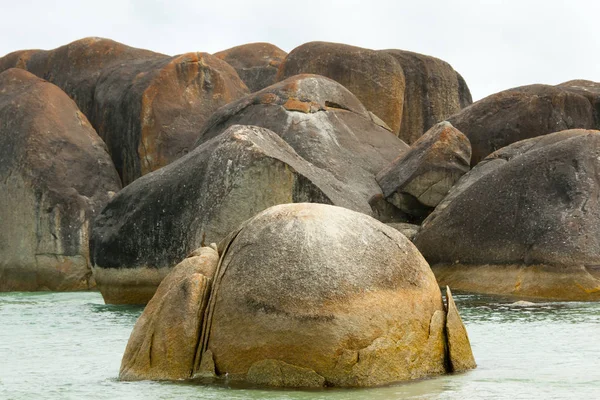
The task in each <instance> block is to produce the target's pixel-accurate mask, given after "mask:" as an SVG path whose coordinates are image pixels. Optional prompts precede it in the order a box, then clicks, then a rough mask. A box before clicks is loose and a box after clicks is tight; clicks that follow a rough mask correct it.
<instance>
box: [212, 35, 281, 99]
mask: <svg viewBox="0 0 600 400" xmlns="http://www.w3.org/2000/svg"><path fill="white" fill-rule="evenodd" d="M214 56H215V57H217V58H220V59H221V60H223V61H225V62H227V63H228V64H229V65H231V66H232V67H233V68H235V70H236V71H237V73H238V75H239V76H240V78H241V79H242V80H243V81H244V83H245V84H246V86H248V89H250V91H251V92H258V91H259V90H261V89H264V88H266V87H267V86H271V85H272V84H274V83H275V82H276V79H277V71H278V69H279V65H281V62H282V61H283V60H284V59H285V56H287V53H286V52H285V51H283V50H281V49H280V48H279V47H277V46H275V45H273V44H271V43H248V44H243V45H241V46H236V47H232V48H230V49H227V50H223V51H220V52H218V53H215V54H214Z"/></svg>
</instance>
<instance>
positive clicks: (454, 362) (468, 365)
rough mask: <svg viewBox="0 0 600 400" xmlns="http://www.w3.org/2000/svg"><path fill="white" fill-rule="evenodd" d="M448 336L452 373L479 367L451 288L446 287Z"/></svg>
mask: <svg viewBox="0 0 600 400" xmlns="http://www.w3.org/2000/svg"><path fill="white" fill-rule="evenodd" d="M446 334H447V335H448V358H449V361H450V368H451V369H452V372H464V371H468V370H470V369H474V368H476V367H477V364H476V363H475V357H473V351H472V350H471V342H469V335H468V334H467V330H466V329H465V325H464V324H463V322H462V318H461V317H460V314H459V313H458V308H456V303H455V302H454V298H453V297H452V292H451V291H450V288H449V287H448V286H446Z"/></svg>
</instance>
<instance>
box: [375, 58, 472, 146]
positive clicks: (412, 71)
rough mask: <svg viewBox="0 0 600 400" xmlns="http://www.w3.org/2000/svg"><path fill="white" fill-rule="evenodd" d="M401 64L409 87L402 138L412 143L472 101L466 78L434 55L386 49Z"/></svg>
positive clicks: (403, 117)
mask: <svg viewBox="0 0 600 400" xmlns="http://www.w3.org/2000/svg"><path fill="white" fill-rule="evenodd" d="M384 52H385V53H387V54H390V55H391V56H393V57H394V58H395V59H396V61H398V63H399V64H400V65H401V66H402V70H403V71H404V78H405V81H406V88H405V89H404V110H403V111H402V125H401V128H400V133H399V137H400V139H402V140H404V141H405V142H406V143H409V144H412V143H414V142H416V141H417V139H419V137H420V136H421V135H422V134H423V133H424V132H426V131H427V130H428V129H429V128H431V127H432V126H433V125H435V124H436V123H438V122H440V121H443V120H445V119H446V118H448V117H449V116H451V115H453V114H456V113H457V112H459V111H460V110H461V109H462V108H465V107H467V106H469V105H471V103H473V99H472V98H471V92H470V91H469V87H468V86H467V84H466V82H465V80H464V79H463V77H462V76H461V75H460V74H459V73H458V72H456V71H455V70H454V68H452V66H451V65H450V64H448V63H447V62H445V61H442V60H440V59H438V58H435V57H430V56H426V55H423V54H418V53H413V52H410V51H404V50H384Z"/></svg>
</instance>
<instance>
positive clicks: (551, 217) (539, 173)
mask: <svg viewBox="0 0 600 400" xmlns="http://www.w3.org/2000/svg"><path fill="white" fill-rule="evenodd" d="M599 149H600V131H591V130H567V131H562V132H557V133H553V134H549V135H545V136H539V137H537V138H533V139H528V140H524V141H521V142H517V143H514V144H512V145H511V146H507V147H505V148H503V149H501V150H499V151H497V152H495V153H493V154H491V155H490V156H489V157H487V158H486V159H485V160H484V161H482V162H481V163H479V164H478V165H477V166H476V167H475V168H474V169H473V170H471V171H470V172H469V173H468V174H466V175H465V176H464V177H463V178H462V179H461V180H460V181H459V183H458V184H457V185H456V186H455V187H454V188H453V189H452V190H451V191H450V193H449V194H448V196H447V197H446V199H444V201H443V202H442V203H441V204H440V205H438V207H437V208H436V210H435V211H434V212H433V213H432V214H431V215H430V216H429V217H428V218H427V219H426V220H425V221H424V223H423V225H422V227H421V229H420V231H419V233H418V234H417V236H416V238H415V240H414V243H415V244H416V245H417V247H418V248H419V250H421V252H422V253H423V255H424V256H425V258H426V259H427V260H428V261H429V263H430V264H431V266H432V269H433V271H434V273H435V274H436V277H437V279H438V281H439V282H440V283H441V284H447V285H450V286H452V287H453V288H455V289H461V290H466V291H473V292H481V293H491V294H502V295H514V296H519V297H531V298H545V299H557V300H584V301H589V300H600V269H599V268H598V265H600V209H599V207H600V206H599V204H600V203H599V201H598V200H599V193H600V185H599V182H600V175H599V172H598V171H600V151H599Z"/></svg>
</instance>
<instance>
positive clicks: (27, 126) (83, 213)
mask: <svg viewBox="0 0 600 400" xmlns="http://www.w3.org/2000/svg"><path fill="white" fill-rule="evenodd" d="M120 188H121V185H120V182H119V177H118V175H117V172H116V170H115V167H114V165H113V164H112V162H111V159H110V156H109V155H108V153H107V150H106V146H105V144H104V143H103V142H102V140H101V139H100V137H98V135H97V134H96V132H95V131H94V129H93V128H92V126H91V125H90V123H89V122H88V120H87V118H86V117H85V116H84V115H83V114H82V113H81V112H80V111H79V110H78V109H77V106H76V105H75V103H74V102H73V101H72V100H71V99H69V97H68V96H67V95H66V94H65V93H64V92H62V91H61V90H60V89H59V88H58V87H56V86H54V85H52V84H50V83H48V82H46V81H44V80H42V79H39V78H37V77H36V76H34V75H32V74H30V73H29V72H27V71H24V70H22V69H16V68H13V69H8V70H6V71H4V72H3V73H1V74H0V221H2V227H3V229H0V291H31V290H79V289H88V288H89V287H91V286H93V285H94V283H93V280H92V279H91V270H90V265H89V248H88V237H89V225H90V222H91V220H92V219H93V218H94V216H95V215H97V214H98V213H99V212H100V210H101V209H102V208H103V207H104V205H105V204H106V203H107V202H108V200H109V199H110V197H111V196H112V195H113V194H114V193H115V192H117V191H119V189H120Z"/></svg>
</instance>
